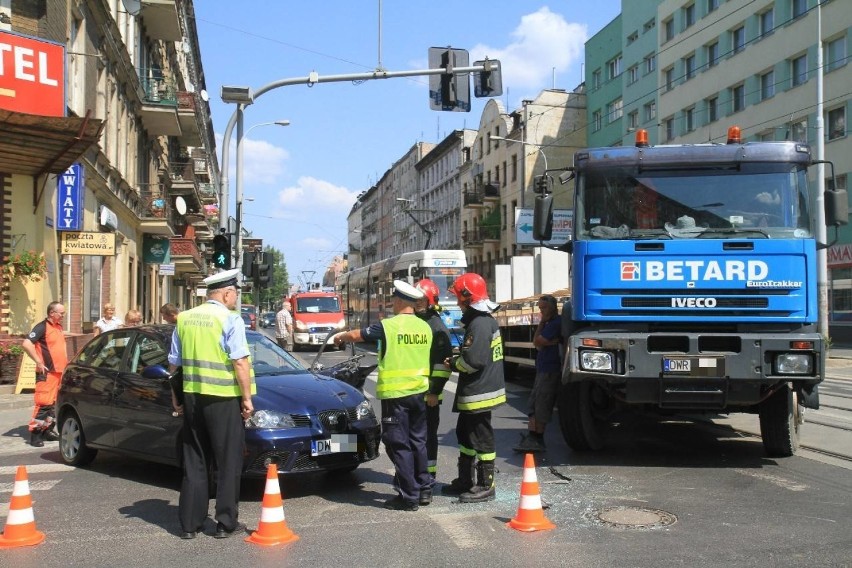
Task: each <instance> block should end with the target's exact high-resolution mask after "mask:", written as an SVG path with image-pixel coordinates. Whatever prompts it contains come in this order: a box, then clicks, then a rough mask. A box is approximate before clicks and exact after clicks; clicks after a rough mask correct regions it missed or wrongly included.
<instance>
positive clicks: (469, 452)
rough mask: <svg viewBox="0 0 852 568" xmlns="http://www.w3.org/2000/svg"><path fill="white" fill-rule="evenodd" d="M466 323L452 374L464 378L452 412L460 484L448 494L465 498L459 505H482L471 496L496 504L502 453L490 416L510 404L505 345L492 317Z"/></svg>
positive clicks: (471, 312)
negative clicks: (496, 474)
mask: <svg viewBox="0 0 852 568" xmlns="http://www.w3.org/2000/svg"><path fill="white" fill-rule="evenodd" d="M461 323H462V325H464V327H465V334H464V339H463V340H462V345H461V349H460V351H459V355H457V356H456V357H453V359H452V364H451V368H452V370H454V371H458V373H459V378H458V386H457V387H456V398H455V401H454V402H453V412H458V413H459V418H458V423H457V426H456V437H457V438H458V443H459V454H460V455H459V478H458V479H457V480H454V482H453V484H451V486H450V487H449V488H445V490H444V493H446V494H450V495H452V494H460V500H461V501H463V502H465V501H475V500H478V499H473V498H471V497H470V495H471V494H476V495H486V498H489V499H493V498H494V497H493V495H494V492H493V491H494V460H495V459H496V457H497V451H496V447H495V444H494V429H493V428H492V426H491V411H492V410H494V409H495V408H497V407H498V406H500V405H501V404H504V403H505V402H506V384H505V381H504V378H503V342H502V339H501V337H500V328H499V327H498V325H497V322H496V320H495V319H494V318H493V317H491V314H488V313H485V312H481V311H478V310H475V309H472V308H471V309H468V310H466V311H465V312H464V315H463V316H462V318H461ZM477 459H478V460H479V462H478V463H477V464H476V473H477V480H476V484H475V485H473V480H472V470H473V466H474V463H475V461H476V460H477ZM472 485H473V487H472V488H471V486H472ZM453 486H455V487H453ZM465 486H467V487H468V488H470V491H467V490H466V488H465ZM462 490H463V491H462Z"/></svg>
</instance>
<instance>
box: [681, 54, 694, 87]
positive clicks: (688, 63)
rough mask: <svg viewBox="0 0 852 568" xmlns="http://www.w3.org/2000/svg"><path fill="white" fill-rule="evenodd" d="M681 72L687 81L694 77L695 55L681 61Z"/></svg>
mask: <svg viewBox="0 0 852 568" xmlns="http://www.w3.org/2000/svg"><path fill="white" fill-rule="evenodd" d="M683 72H684V75H686V80H687V81H689V80H690V79H692V78H693V77H695V54H694V53H693V54H692V55H689V56H687V57H686V58H685V59H684V60H683Z"/></svg>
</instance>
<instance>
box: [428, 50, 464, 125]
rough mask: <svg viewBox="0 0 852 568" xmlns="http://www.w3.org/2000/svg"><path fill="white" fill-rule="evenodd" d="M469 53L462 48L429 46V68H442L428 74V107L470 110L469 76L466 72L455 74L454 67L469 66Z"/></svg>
mask: <svg viewBox="0 0 852 568" xmlns="http://www.w3.org/2000/svg"><path fill="white" fill-rule="evenodd" d="M469 65H470V54H468V52H467V50H464V49H452V48H449V47H430V48H429V69H443V70H444V73H441V74H440V75H430V76H429V108H431V109H432V110H449V111H455V112H470V78H469V77H468V74H467V73H461V74H456V73H454V72H453V70H454V69H455V68H456V67H469Z"/></svg>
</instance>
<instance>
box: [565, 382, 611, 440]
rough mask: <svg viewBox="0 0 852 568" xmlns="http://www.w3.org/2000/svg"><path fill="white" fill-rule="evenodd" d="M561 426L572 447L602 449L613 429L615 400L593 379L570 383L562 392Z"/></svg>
mask: <svg viewBox="0 0 852 568" xmlns="http://www.w3.org/2000/svg"><path fill="white" fill-rule="evenodd" d="M558 407H559V426H560V427H561V429H562V437H563V438H565V443H567V444H568V446H569V447H570V448H571V449H572V450H576V451H587V450H600V449H601V448H603V447H604V443H605V440H606V435H607V432H608V431H609V427H610V424H609V415H610V413H611V411H612V399H611V397H610V396H609V394H608V393H607V392H606V391H605V390H604V389H603V388H601V387H600V386H598V385H596V384H595V383H594V382H593V381H581V382H573V383H568V384H566V385H564V386H563V387H562V389H561V390H560V392H559V400H558Z"/></svg>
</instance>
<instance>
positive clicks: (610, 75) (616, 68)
mask: <svg viewBox="0 0 852 568" xmlns="http://www.w3.org/2000/svg"><path fill="white" fill-rule="evenodd" d="M619 75H621V56H620V55H619V56H618V57H616V58H615V59H612V60H610V61H609V62H608V63H607V64H606V78H607V80H611V79H615V78H616V77H618V76H619Z"/></svg>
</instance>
